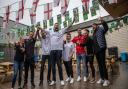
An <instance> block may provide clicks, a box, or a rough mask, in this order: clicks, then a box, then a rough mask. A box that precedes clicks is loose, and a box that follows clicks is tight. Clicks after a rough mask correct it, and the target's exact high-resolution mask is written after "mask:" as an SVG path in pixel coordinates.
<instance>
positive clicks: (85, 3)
mask: <svg viewBox="0 0 128 89" xmlns="http://www.w3.org/2000/svg"><path fill="white" fill-rule="evenodd" d="M89 1H90V0H82V3H83V6H84V9H85V11H86V12H89Z"/></svg>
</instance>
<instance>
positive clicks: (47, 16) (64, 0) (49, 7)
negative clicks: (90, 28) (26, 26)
mask: <svg viewBox="0 0 128 89" xmlns="http://www.w3.org/2000/svg"><path fill="white" fill-rule="evenodd" d="M53 1H54V2H53V3H52V2H51V3H46V4H45V5H43V7H44V12H43V13H44V19H43V26H44V28H47V27H48V24H47V20H49V26H53V23H54V19H53V16H52V11H53V6H54V7H57V6H59V4H60V2H61V14H59V15H57V22H58V23H59V24H63V25H64V27H67V26H68V24H69V23H70V22H71V21H72V19H71V18H70V16H69V11H67V8H68V5H69V2H70V0H53ZM90 1H91V0H81V2H82V9H83V19H84V20H87V19H88V14H89V9H90V13H91V16H95V15H96V14H97V13H96V10H99V3H98V0H92V7H90V8H89V2H90ZM103 1H107V2H109V3H110V4H112V3H117V0H103ZM25 2H26V0H21V1H19V2H18V3H19V10H18V11H16V20H15V24H18V23H19V21H20V20H21V19H23V16H24V10H25V8H24V5H25ZM38 3H39V0H33V3H32V8H30V9H29V13H30V20H31V24H32V25H35V24H36V10H37V6H38ZM10 9H11V5H9V6H6V13H5V14H4V17H3V28H7V25H8V22H9V16H10V13H11V11H10ZM62 15H63V16H64V17H65V20H64V21H63V22H62ZM73 15H74V16H75V17H76V19H75V23H77V22H79V9H78V7H77V8H74V9H73Z"/></svg>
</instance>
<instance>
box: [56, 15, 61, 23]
mask: <svg viewBox="0 0 128 89" xmlns="http://www.w3.org/2000/svg"><path fill="white" fill-rule="evenodd" d="M57 22H58V24H59V25H60V24H61V23H62V20H61V14H59V15H57Z"/></svg>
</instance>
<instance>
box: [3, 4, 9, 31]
mask: <svg viewBox="0 0 128 89" xmlns="http://www.w3.org/2000/svg"><path fill="white" fill-rule="evenodd" d="M9 15H10V6H7V7H6V12H5V14H4V17H3V28H4V29H5V28H6V27H7V25H8V22H9Z"/></svg>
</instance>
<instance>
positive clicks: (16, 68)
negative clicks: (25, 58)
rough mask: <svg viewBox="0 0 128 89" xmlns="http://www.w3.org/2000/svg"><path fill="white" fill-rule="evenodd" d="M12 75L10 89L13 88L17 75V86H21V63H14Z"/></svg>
mask: <svg viewBox="0 0 128 89" xmlns="http://www.w3.org/2000/svg"><path fill="white" fill-rule="evenodd" d="M13 67H14V75H13V79H12V88H14V86H15V83H16V78H17V74H18V73H19V80H18V85H19V86H21V79H22V71H23V62H17V61H14V66H13Z"/></svg>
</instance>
